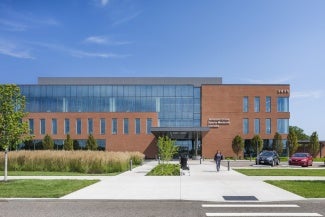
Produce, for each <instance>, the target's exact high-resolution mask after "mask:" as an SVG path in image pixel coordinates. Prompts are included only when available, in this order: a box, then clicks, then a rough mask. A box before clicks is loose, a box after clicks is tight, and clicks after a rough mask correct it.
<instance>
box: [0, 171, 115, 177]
mask: <svg viewBox="0 0 325 217" xmlns="http://www.w3.org/2000/svg"><path fill="white" fill-rule="evenodd" d="M118 174H120V172H116V173H103V174H85V173H78V172H48V171H46V172H45V171H8V176H116V175H118ZM3 175H4V172H3V171H0V176H3Z"/></svg>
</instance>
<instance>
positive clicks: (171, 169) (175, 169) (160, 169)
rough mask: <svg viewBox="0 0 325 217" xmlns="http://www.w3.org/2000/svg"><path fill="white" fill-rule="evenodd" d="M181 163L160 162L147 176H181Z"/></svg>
mask: <svg viewBox="0 0 325 217" xmlns="http://www.w3.org/2000/svg"><path fill="white" fill-rule="evenodd" d="M179 170H180V165H179V164H159V165H158V166H156V167H155V168H153V169H152V170H151V171H150V172H149V173H148V174H147V176H179V175H180V171H179Z"/></svg>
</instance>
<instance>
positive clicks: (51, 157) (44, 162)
mask: <svg viewBox="0 0 325 217" xmlns="http://www.w3.org/2000/svg"><path fill="white" fill-rule="evenodd" d="M3 157H4V155H3V154H0V162H3V161H4V159H3ZM131 159H132V163H133V165H139V164H141V163H142V161H143V159H144V155H143V154H142V153H139V152H101V151H53V150H52V151H50V150H47V151H14V152H10V153H9V158H8V166H9V170H16V171H53V172H80V173H89V174H90V173H93V174H95V173H96V174H100V173H113V172H123V171H126V170H128V169H129V162H130V160H131ZM3 166H4V165H3V164H0V169H3Z"/></svg>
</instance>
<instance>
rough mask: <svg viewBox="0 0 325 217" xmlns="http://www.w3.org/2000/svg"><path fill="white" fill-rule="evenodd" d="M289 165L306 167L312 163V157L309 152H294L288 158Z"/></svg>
mask: <svg viewBox="0 0 325 217" xmlns="http://www.w3.org/2000/svg"><path fill="white" fill-rule="evenodd" d="M289 165H297V166H302V167H308V166H312V165H313V157H312V156H311V155H310V154H309V153H295V154H293V155H292V156H291V157H290V159H289Z"/></svg>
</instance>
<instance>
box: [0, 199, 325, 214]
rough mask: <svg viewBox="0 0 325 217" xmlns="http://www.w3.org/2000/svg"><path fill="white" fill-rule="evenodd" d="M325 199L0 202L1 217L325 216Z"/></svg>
mask: <svg viewBox="0 0 325 217" xmlns="http://www.w3.org/2000/svg"><path fill="white" fill-rule="evenodd" d="M324 215H325V200H304V201H287V202H274V203H270V202H268V203H254V202H245V203H243V202H238V203H237V202H231V203H226V202H225V203H220V202H219V203H211V202H202V201H179V200H176V201H170V200H169V201H167V200H162V201H138V200H137V201H130V200H128V201H123V200H119V201H116V200H57V199H54V200H47V199H46V200H38V199H36V200H0V217H90V216H96V217H107V216H111V217H127V216H132V217H156V216H162V217H166V216H168V217H171V216H175V217H199V216H324Z"/></svg>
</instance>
